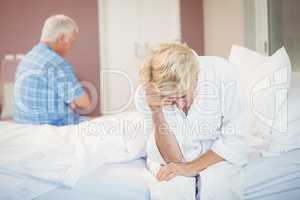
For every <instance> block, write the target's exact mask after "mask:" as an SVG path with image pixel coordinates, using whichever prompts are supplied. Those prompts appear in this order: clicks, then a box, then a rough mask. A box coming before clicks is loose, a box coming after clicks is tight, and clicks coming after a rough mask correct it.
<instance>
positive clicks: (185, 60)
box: [140, 43, 198, 95]
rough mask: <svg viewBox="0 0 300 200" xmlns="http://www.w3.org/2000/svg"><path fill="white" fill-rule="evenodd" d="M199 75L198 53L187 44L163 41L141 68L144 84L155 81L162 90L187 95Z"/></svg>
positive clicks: (141, 79) (141, 78)
mask: <svg viewBox="0 0 300 200" xmlns="http://www.w3.org/2000/svg"><path fill="white" fill-rule="evenodd" d="M197 76H198V58H197V54H196V53H195V52H194V51H193V50H192V49H190V48H189V47H188V46H187V45H183V44H179V43H163V44H161V45H160V46H159V47H158V48H157V49H155V50H153V51H151V52H150V54H149V56H148V57H147V58H146V59H145V61H144V64H143V65H142V67H141V70H140V81H141V83H142V84H149V83H153V84H154V85H155V86H156V87H157V88H158V89H159V91H161V92H166V93H168V92H170V91H174V90H176V91H177V93H179V94H181V95H185V94H186V93H187V91H188V90H189V88H190V86H191V84H193V83H194V81H195V80H196V79H197Z"/></svg>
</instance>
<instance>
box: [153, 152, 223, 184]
mask: <svg viewBox="0 0 300 200" xmlns="http://www.w3.org/2000/svg"><path fill="white" fill-rule="evenodd" d="M221 161H224V159H223V158H222V157H221V156H219V155H218V154H216V153H215V152H213V151H212V150H208V151H207V152H206V153H204V154H203V155H201V156H200V157H199V158H197V159H196V160H194V161H192V162H186V163H170V164H168V165H165V166H163V167H161V168H160V170H159V172H158V173H157V175H156V178H157V179H158V180H159V181H168V180H170V179H172V178H174V177H175V176H196V175H198V174H199V173H200V172H201V171H202V170H204V169H206V168H207V167H209V166H211V165H213V164H216V163H218V162H221Z"/></svg>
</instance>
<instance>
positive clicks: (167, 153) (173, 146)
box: [152, 109, 183, 163]
mask: <svg viewBox="0 0 300 200" xmlns="http://www.w3.org/2000/svg"><path fill="white" fill-rule="evenodd" d="M152 121H153V127H154V131H155V142H156V145H157V148H158V150H159V152H160V154H161V156H162V158H163V159H164V160H165V162H166V163H170V162H175V163H180V162H183V155H182V152H181V150H180V146H179V144H178V142H177V140H176V137H175V135H174V134H173V133H172V132H171V130H170V129H169V127H168V124H167V122H166V120H165V117H164V114H163V112H162V110H161V109H159V110H155V111H153V112H152Z"/></svg>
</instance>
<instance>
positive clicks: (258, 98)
mask: <svg viewBox="0 0 300 200" xmlns="http://www.w3.org/2000/svg"><path fill="white" fill-rule="evenodd" d="M229 61H231V62H232V63H233V64H235V65H236V66H237V67H238V69H239V73H240V78H241V89H242V94H243V95H244V96H245V98H246V102H247V108H248V109H249V119H250V127H251V130H250V132H251V137H253V138H256V139H257V138H263V137H264V134H268V133H270V132H271V128H272V126H273V123H274V118H275V114H276V113H277V111H278V107H280V105H281V104H282V103H283V102H284V100H285V99H286V96H287V91H288V89H289V85H290V77H291V64H290V60H289V57H288V55H287V52H286V50H285V48H281V49H279V50H278V51H276V52H275V53H274V54H273V55H272V56H270V57H265V56H263V55H260V54H259V53H257V52H255V51H252V50H250V49H246V48H244V47H239V46H233V47H232V50H231V54H230V56H229ZM278 91H279V92H278ZM277 95H278V97H277ZM275 99H276V101H275Z"/></svg>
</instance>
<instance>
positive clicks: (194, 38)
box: [180, 0, 204, 55]
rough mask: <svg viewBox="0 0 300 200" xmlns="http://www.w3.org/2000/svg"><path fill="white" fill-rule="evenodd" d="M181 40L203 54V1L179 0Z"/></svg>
mask: <svg viewBox="0 0 300 200" xmlns="http://www.w3.org/2000/svg"><path fill="white" fill-rule="evenodd" d="M180 17H181V20H180V21H181V41H182V42H184V43H186V44H188V45H189V47H191V48H193V49H194V50H195V51H196V52H197V53H198V54H199V55H203V54H204V35H203V34H204V33H203V1H202V0H181V1H180Z"/></svg>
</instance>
